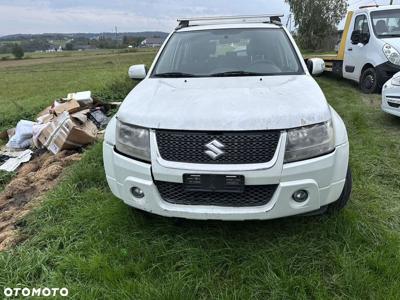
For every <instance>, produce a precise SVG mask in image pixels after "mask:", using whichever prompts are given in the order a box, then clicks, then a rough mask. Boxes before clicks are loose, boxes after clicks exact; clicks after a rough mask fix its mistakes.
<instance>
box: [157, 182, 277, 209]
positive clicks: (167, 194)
mask: <svg viewBox="0 0 400 300" xmlns="http://www.w3.org/2000/svg"><path fill="white" fill-rule="evenodd" d="M155 184H156V186H157V188H158V192H159V193H160V195H161V197H162V198H163V200H164V201H166V202H168V203H171V204H178V205H203V206H221V207H255V206H263V205H266V204H268V202H269V201H271V199H272V197H273V195H274V193H275V191H276V189H277V187H278V185H247V186H245V189H244V192H243V193H218V192H190V191H186V190H185V188H184V186H183V184H181V183H172V182H164V181H156V182H155Z"/></svg>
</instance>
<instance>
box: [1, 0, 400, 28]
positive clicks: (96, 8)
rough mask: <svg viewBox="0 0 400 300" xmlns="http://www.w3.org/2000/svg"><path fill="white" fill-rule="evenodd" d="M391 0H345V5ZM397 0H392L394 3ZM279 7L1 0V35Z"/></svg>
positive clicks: (143, 0) (194, 1) (158, 0)
mask: <svg viewBox="0 0 400 300" xmlns="http://www.w3.org/2000/svg"><path fill="white" fill-rule="evenodd" d="M389 1H390V0H376V1H374V0H349V4H350V7H352V8H353V7H355V6H359V5H362V4H371V3H374V2H377V3H379V4H384V3H388V2H389ZM396 3H398V4H400V0H395V4H396ZM262 13H284V14H285V16H286V17H285V18H284V20H283V21H284V22H285V23H286V19H287V16H288V15H289V6H288V5H287V4H286V3H285V1H284V0H247V1H245V0H53V1H50V0H0V35H7V34H16V33H54V32H60V33H71V32H111V31H114V28H115V26H117V28H118V31H119V32H128V31H133V32H137V31H153V30H156V31H166V32H168V31H171V30H172V29H173V28H174V27H175V26H176V19H177V18H178V17H186V16H208V15H214V16H215V15H245V14H262Z"/></svg>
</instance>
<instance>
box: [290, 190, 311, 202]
mask: <svg viewBox="0 0 400 300" xmlns="http://www.w3.org/2000/svg"><path fill="white" fill-rule="evenodd" d="M292 198H293V200H294V201H296V202H299V203H301V202H304V201H306V200H307V199H308V192H307V191H305V190H300V191H297V192H294V194H293V196H292Z"/></svg>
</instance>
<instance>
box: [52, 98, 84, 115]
mask: <svg viewBox="0 0 400 300" xmlns="http://www.w3.org/2000/svg"><path fill="white" fill-rule="evenodd" d="M81 109H82V108H81V106H80V105H79V103H78V101H76V100H71V101H68V102H65V103H60V104H57V105H55V106H54V112H55V114H56V115H57V116H59V115H61V114H62V113H63V112H68V113H70V114H73V113H76V112H78V111H80V110H81Z"/></svg>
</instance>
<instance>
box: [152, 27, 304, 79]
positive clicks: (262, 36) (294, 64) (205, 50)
mask: <svg viewBox="0 0 400 300" xmlns="http://www.w3.org/2000/svg"><path fill="white" fill-rule="evenodd" d="M303 73H304V70H303V68H302V65H301V64H300V61H299V58H298V56H297V54H296V52H295V50H294V47H293V45H292V43H291V42H290V40H289V38H288V36H287V34H286V33H285V31H284V30H283V29H273V28H261V29H258V28H257V29H255V28H253V29H247V28H246V29H215V30H195V31H186V32H177V33H175V34H173V36H172V37H171V38H170V40H169V41H168V44H167V46H166V47H165V49H164V51H163V52H162V54H161V56H160V58H159V60H158V62H157V64H156V67H155V69H154V71H153V73H152V77H172V78H177V77H231V76H260V75H262V76H268V75H290V74H303Z"/></svg>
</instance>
